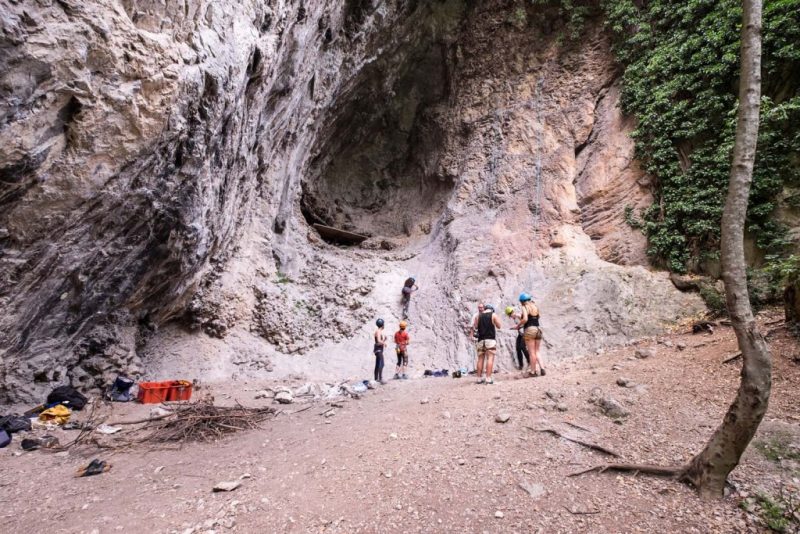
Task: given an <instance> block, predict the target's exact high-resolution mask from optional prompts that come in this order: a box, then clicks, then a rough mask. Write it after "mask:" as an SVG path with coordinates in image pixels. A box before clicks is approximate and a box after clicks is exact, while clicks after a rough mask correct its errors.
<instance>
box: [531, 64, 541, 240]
mask: <svg viewBox="0 0 800 534" xmlns="http://www.w3.org/2000/svg"><path fill="white" fill-rule="evenodd" d="M543 83H544V78H539V81H538V82H537V83H536V98H535V99H534V103H533V107H534V114H535V116H536V140H535V151H536V163H535V165H534V168H533V177H534V183H535V184H536V185H535V188H534V197H533V202H534V205H533V208H534V209H533V222H534V223H538V222H539V219H540V217H541V213H542V133H543V131H544V124H542V102H541V100H542V85H543ZM534 228H536V229H537V231H538V228H539V225H538V224H534Z"/></svg>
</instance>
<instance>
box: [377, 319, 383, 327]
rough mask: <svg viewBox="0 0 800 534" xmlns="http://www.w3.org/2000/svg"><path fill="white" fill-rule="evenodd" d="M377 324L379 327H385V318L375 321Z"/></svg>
mask: <svg viewBox="0 0 800 534" xmlns="http://www.w3.org/2000/svg"><path fill="white" fill-rule="evenodd" d="M375 325H377V327H378V328H383V319H378V320H377V321H375Z"/></svg>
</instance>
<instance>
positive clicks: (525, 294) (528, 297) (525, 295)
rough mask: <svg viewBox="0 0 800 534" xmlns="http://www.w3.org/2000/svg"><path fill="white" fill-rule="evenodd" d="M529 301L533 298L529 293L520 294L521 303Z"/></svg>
mask: <svg viewBox="0 0 800 534" xmlns="http://www.w3.org/2000/svg"><path fill="white" fill-rule="evenodd" d="M529 300H531V296H530V295H528V294H527V293H520V294H519V301H520V302H528V301H529Z"/></svg>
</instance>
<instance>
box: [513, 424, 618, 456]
mask: <svg viewBox="0 0 800 534" xmlns="http://www.w3.org/2000/svg"><path fill="white" fill-rule="evenodd" d="M525 428H527V429H528V430H533V431H534V432H547V433H548V434H553V435H554V436H556V437H559V438H564V439H565V440H567V441H571V442H573V443H577V444H578V445H583V446H584V447H587V448H589V449H592V450H593V451H598V452H602V453H603V454H607V455H609V456H613V457H615V458H619V457H620V455H619V454H617V453H616V452H614V451H612V450H610V449H607V448H605V447H603V446H602V445H596V444H594V443H587V442H586V441H581V440H579V439H577V438H573V437H570V436H566V435H564V434H562V433H561V432H559V431H558V430H554V429H552V428H540V429H538V430H537V429H535V428H531V427H529V426H526V427H525Z"/></svg>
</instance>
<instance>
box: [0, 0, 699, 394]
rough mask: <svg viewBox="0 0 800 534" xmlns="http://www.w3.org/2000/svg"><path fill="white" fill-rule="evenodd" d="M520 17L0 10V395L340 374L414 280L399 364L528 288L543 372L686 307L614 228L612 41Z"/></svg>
mask: <svg viewBox="0 0 800 534" xmlns="http://www.w3.org/2000/svg"><path fill="white" fill-rule="evenodd" d="M541 9H542V8H541V7H539V6H529V7H528V8H527V12H521V11H520V10H519V9H518V8H517V7H515V6H513V5H511V3H508V2H502V1H499V0H497V1H489V2H480V3H478V4H475V5H472V4H470V5H467V3H466V2H462V1H459V0H445V1H437V2H416V1H412V0H406V1H400V0H398V1H390V2H378V1H373V0H338V1H329V2H322V1H314V0H307V1H305V2H302V3H301V2H291V1H280V0H273V1H269V2H267V1H257V0H242V1H238V2H232V1H231V2H226V1H218V0H214V1H212V0H208V1H203V0H182V1H180V2H178V1H172V0H166V1H164V0H160V1H155V0H143V1H134V0H124V1H119V0H93V1H89V2H78V1H76V0H58V1H56V2H51V1H45V0H38V1H31V2H15V1H10V0H0V24H1V25H2V36H1V37H0V39H2V45H1V46H0V207H1V208H2V210H0V303H2V307H3V314H2V315H0V355H1V356H2V362H1V363H0V396H1V397H4V398H18V397H21V396H22V397H24V396H26V395H30V394H33V393H35V392H36V391H37V390H38V389H44V388H46V387H50V386H51V385H52V383H56V382H59V383H60V382H64V381H67V380H68V381H71V382H73V383H75V384H78V385H82V386H84V387H93V386H99V385H101V384H102V383H103V382H104V380H108V378H109V377H110V376H111V375H112V374H113V373H115V372H117V371H126V372H130V373H134V374H136V373H141V372H144V373H147V374H153V375H157V374H158V373H159V372H167V371H169V370H170V369H171V367H170V365H174V366H175V369H178V368H180V369H181V370H182V372H184V373H186V372H190V373H194V374H196V375H201V376H203V377H223V376H224V377H227V376H229V375H231V374H233V375H237V374H242V373H246V374H259V373H262V372H263V371H264V370H273V369H274V371H275V372H278V373H279V374H280V373H281V372H283V373H289V372H303V373H306V374H309V375H314V376H320V377H323V376H329V375H331V374H342V373H350V372H357V371H359V370H360V369H361V368H362V367H363V366H364V365H365V363H364V360H365V358H364V357H363V356H362V354H366V355H368V354H369V351H368V345H369V336H368V334H367V332H368V331H369V326H368V325H369V324H370V323H371V322H372V320H373V319H374V318H375V316H376V315H382V316H384V317H385V318H386V319H387V321H389V322H391V321H392V320H393V319H394V318H396V317H397V315H398V313H399V308H398V302H397V300H398V288H399V282H400V281H401V280H402V279H404V278H405V277H406V276H407V275H408V274H417V277H418V279H419V280H420V284H421V285H422V287H423V290H422V291H421V292H420V293H418V294H417V295H416V299H415V302H414V306H413V307H412V316H411V322H412V328H413V331H414V334H415V336H416V337H415V340H416V342H417V345H416V347H417V348H416V349H415V350H417V351H418V352H417V354H419V362H420V364H422V363H430V364H434V363H438V364H447V363H450V364H455V363H459V362H464V361H465V359H466V358H468V354H469V352H468V349H467V347H466V339H465V337H464V335H463V333H462V331H461V326H462V325H463V322H464V320H465V318H466V317H468V316H469V314H470V308H471V307H472V306H473V305H474V301H475V300H476V299H479V298H480V299H489V300H492V301H493V302H495V303H497V304H498V305H499V304H500V303H501V302H502V303H503V304H504V303H505V302H509V301H512V300H513V297H514V296H515V294H516V293H518V292H519V291H520V290H522V289H528V290H532V291H534V293H535V294H536V296H537V298H538V299H539V301H540V305H541V307H542V309H543V318H544V320H545V325H546V329H549V336H548V338H547V339H548V341H547V343H548V350H549V354H551V355H552V356H553V357H556V356H560V355H570V354H574V353H576V352H578V351H581V352H586V351H587V350H591V349H594V348H598V347H601V346H603V345H605V344H609V343H614V342H622V341H625V340H626V339H628V338H629V337H630V336H635V335H642V334H648V333H654V332H656V331H658V330H659V329H660V328H662V327H663V326H664V325H665V324H667V323H668V322H670V321H674V320H675V319H676V318H677V317H678V316H680V315H681V314H683V313H688V312H692V311H694V310H696V309H697V308H698V307H699V306H700V304H699V303H698V301H697V300H695V299H693V298H690V297H686V296H683V295H681V294H677V293H676V292H675V291H674V289H673V288H672V287H671V286H670V285H669V283H668V282H667V281H666V278H665V277H663V276H660V275H658V274H654V273H651V272H649V271H647V270H646V269H645V268H643V267H641V265H645V264H646V260H645V256H644V242H643V238H642V237H641V236H640V235H638V234H637V233H636V232H634V231H633V230H631V229H630V228H629V227H627V225H626V224H625V223H624V211H625V207H626V206H629V205H630V206H632V207H634V208H636V207H639V206H641V205H645V204H647V203H648V202H649V201H650V197H649V194H648V190H647V180H646V177H644V176H643V175H642V173H641V171H640V170H639V168H638V167H637V165H636V162H635V161H634V160H633V157H632V154H633V151H632V144H631V142H630V140H629V139H628V137H627V135H626V134H627V132H628V131H629V129H630V127H631V124H630V120H629V119H626V118H624V117H622V116H621V115H620V113H619V110H618V108H617V106H616V102H617V98H618V87H617V85H616V70H615V67H614V63H613V60H612V57H611V55H610V53H609V44H608V41H607V39H606V37H605V36H604V35H603V33H602V32H601V31H600V30H599V29H598V28H599V25H597V26H595V25H591V24H590V25H588V26H587V29H586V31H585V35H584V36H583V38H582V39H580V40H579V41H578V42H575V43H568V44H562V40H561V39H559V33H560V22H559V21H558V20H557V19H556V18H554V17H553V16H552V15H553V14H552V13H547V12H546V11H540V10H541ZM523 15H524V16H523ZM313 223H323V224H329V225H335V226H339V227H343V228H345V229H349V230H352V231H357V232H360V233H365V234H367V235H368V236H369V239H368V240H367V241H366V242H364V243H363V244H362V245H361V246H360V247H357V248H354V247H344V248H343V247H341V246H337V245H334V244H329V243H326V242H324V241H323V240H322V239H321V237H320V236H319V235H318V234H317V233H316V231H315V230H313V228H312V226H311V225H312V224H313ZM637 265H638V267H622V266H637ZM358 351H361V353H359V356H358V357H355V356H353V355H354V354H356V353H358Z"/></svg>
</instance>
